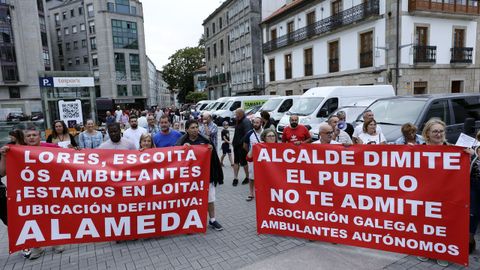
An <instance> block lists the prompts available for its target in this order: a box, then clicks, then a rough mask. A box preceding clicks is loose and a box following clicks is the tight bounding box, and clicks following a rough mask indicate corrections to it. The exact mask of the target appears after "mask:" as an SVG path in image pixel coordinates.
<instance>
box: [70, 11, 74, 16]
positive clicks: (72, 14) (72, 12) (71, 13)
mask: <svg viewBox="0 0 480 270" xmlns="http://www.w3.org/2000/svg"><path fill="white" fill-rule="evenodd" d="M70 17H75V10H74V9H71V10H70Z"/></svg>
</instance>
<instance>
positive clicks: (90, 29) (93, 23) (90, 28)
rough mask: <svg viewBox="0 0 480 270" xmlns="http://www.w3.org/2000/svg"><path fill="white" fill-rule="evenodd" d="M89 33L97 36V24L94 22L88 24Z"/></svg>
mask: <svg viewBox="0 0 480 270" xmlns="http://www.w3.org/2000/svg"><path fill="white" fill-rule="evenodd" d="M88 31H89V32H90V34H95V22H94V21H90V22H88Z"/></svg>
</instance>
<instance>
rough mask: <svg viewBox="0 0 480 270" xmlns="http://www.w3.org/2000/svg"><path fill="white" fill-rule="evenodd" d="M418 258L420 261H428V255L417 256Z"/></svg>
mask: <svg viewBox="0 0 480 270" xmlns="http://www.w3.org/2000/svg"><path fill="white" fill-rule="evenodd" d="M417 259H418V260H419V261H422V262H426V261H428V258H427V257H422V256H417Z"/></svg>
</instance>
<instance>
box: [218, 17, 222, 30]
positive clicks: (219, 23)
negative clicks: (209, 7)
mask: <svg viewBox="0 0 480 270" xmlns="http://www.w3.org/2000/svg"><path fill="white" fill-rule="evenodd" d="M218 27H219V28H220V29H222V27H223V22H222V17H220V18H218Z"/></svg>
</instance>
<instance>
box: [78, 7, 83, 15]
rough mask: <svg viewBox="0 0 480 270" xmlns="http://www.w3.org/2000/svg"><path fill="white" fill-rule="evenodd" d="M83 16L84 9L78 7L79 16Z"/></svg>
mask: <svg viewBox="0 0 480 270" xmlns="http://www.w3.org/2000/svg"><path fill="white" fill-rule="evenodd" d="M82 14H83V7H78V15H82Z"/></svg>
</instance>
